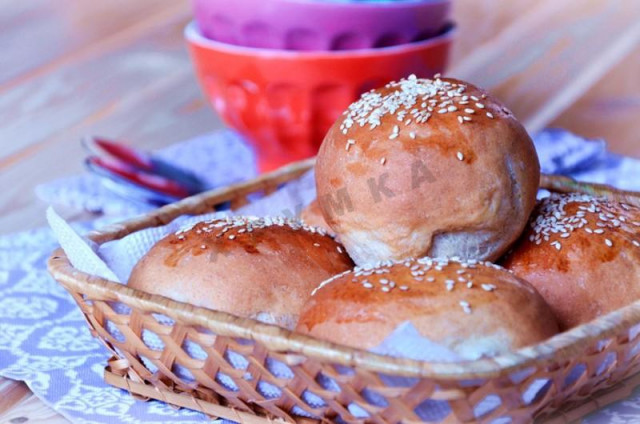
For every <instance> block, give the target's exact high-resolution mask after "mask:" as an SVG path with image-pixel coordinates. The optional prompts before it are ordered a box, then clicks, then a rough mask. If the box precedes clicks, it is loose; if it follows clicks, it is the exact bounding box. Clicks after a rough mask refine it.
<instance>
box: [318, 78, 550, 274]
mask: <svg viewBox="0 0 640 424" xmlns="http://www.w3.org/2000/svg"><path fill="white" fill-rule="evenodd" d="M315 175H316V186H317V191H318V201H319V205H320V208H321V209H322V213H323V215H324V217H325V219H326V221H327V223H328V224H329V226H330V227H331V228H332V229H333V230H334V231H335V233H336V234H337V235H338V236H339V238H340V240H341V242H342V243H343V244H344V245H345V247H346V248H347V250H348V252H349V254H350V255H351V257H352V258H353V259H354V261H355V262H356V263H357V264H359V265H363V264H371V263H375V262H377V261H380V260H387V259H403V258H406V257H422V256H431V257H452V256H459V257H462V258H464V259H478V260H495V259H497V258H499V257H500V256H501V255H503V254H504V253H505V252H506V251H507V250H508V248H509V247H510V246H511V244H512V243H513V242H515V241H516V240H517V238H518V236H519V235H520V233H521V232H522V230H523V229H524V227H525V225H526V223H527V219H528V217H529V215H530V213H531V211H532V210H533V207H534V206H535V200H536V193H537V189H538V184H539V178H540V165H539V162H538V158H537V156H536V151H535V148H534V145H533V143H532V141H531V138H530V137H529V136H528V134H527V132H526V131H525V129H524V128H523V127H522V125H521V124H520V123H519V122H518V121H517V119H516V118H515V117H514V116H513V114H512V113H511V112H510V111H509V110H508V109H507V108H505V107H504V106H503V105H502V104H501V103H500V102H499V101H497V100H496V99H494V98H493V97H491V96H489V95H487V93H486V92H485V91H483V90H481V89H479V88H477V87H475V86H473V85H471V84H469V83H466V82H462V81H458V80H454V79H448V78H436V79H433V80H431V79H418V78H415V77H414V76H412V77H409V79H406V80H401V81H399V82H393V83H390V84H387V85H386V86H385V87H383V88H381V89H379V90H374V91H371V92H368V93H366V94H364V95H363V96H362V97H361V98H360V100H358V101H357V102H355V103H353V104H352V105H351V106H350V107H349V109H348V110H347V111H346V112H345V113H344V115H343V116H342V117H341V118H340V119H338V121H337V122H336V123H335V124H334V126H333V127H332V128H331V130H330V131H329V132H328V134H327V136H326V138H325V139H324V142H323V144H322V146H321V148H320V151H319V154H318V158H317V162H316V174H315Z"/></svg>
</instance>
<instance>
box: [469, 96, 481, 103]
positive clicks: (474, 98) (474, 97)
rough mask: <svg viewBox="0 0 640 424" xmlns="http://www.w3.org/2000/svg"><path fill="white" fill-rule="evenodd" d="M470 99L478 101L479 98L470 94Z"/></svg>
mask: <svg viewBox="0 0 640 424" xmlns="http://www.w3.org/2000/svg"><path fill="white" fill-rule="evenodd" d="M471 100H473V101H474V102H477V101H479V100H480V99H479V98H477V97H476V96H471Z"/></svg>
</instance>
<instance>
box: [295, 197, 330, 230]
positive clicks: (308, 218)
mask: <svg viewBox="0 0 640 424" xmlns="http://www.w3.org/2000/svg"><path fill="white" fill-rule="evenodd" d="M300 219H301V220H302V221H303V222H304V223H305V224H307V225H311V226H314V227H319V228H322V229H324V230H326V231H327V234H329V235H331V236H333V235H335V234H334V232H333V230H331V227H329V225H328V224H327V221H325V220H324V216H322V210H321V209H320V205H318V199H315V200H314V201H313V202H311V203H309V204H308V205H307V207H306V208H304V209H303V210H302V212H301V213H300Z"/></svg>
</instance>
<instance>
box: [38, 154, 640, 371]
mask: <svg viewBox="0 0 640 424" xmlns="http://www.w3.org/2000/svg"><path fill="white" fill-rule="evenodd" d="M313 163H314V159H309V160H305V161H301V162H297V163H295V164H292V165H289V166H286V167H283V168H281V169H279V170H276V171H274V172H271V173H268V174H263V175H262V176H260V177H258V178H256V179H254V180H251V181H247V182H245V183H240V184H236V185H233V186H229V187H226V188H223V189H218V190H213V191H211V192H207V193H201V194H198V195H195V196H192V197H189V198H187V199H184V200H181V201H179V202H176V203H173V204H170V205H166V206H163V207H161V208H158V209H156V210H155V211H152V212H151V213H149V214H147V215H143V216H141V217H136V218H133V219H129V220H126V221H123V222H121V223H119V224H115V225H111V226H108V227H106V228H104V229H102V230H100V231H92V232H91V233H89V235H88V238H90V239H91V240H92V241H94V242H96V243H98V244H102V243H105V242H107V241H111V240H116V239H119V238H122V237H124V236H125V235H127V234H130V233H133V232H135V231H138V230H140V229H143V228H151V227H155V226H160V225H164V224H166V223H167V221H166V219H167V218H166V217H169V218H170V219H169V221H171V220H173V219H175V218H176V217H177V216H179V215H180V211H181V210H182V209H184V208H187V207H189V206H193V205H195V204H199V203H202V202H206V201H207V200H208V199H210V198H213V197H215V196H219V195H220V194H224V193H225V192H232V191H238V190H243V189H245V190H246V189H247V187H253V188H255V187H256V186H259V185H260V184H261V182H263V181H268V180H270V179H277V178H282V177H283V176H285V175H291V174H292V173H297V174H298V175H301V174H302V173H304V172H306V171H307V170H309V169H310V168H311V167H312V166H313ZM547 178H549V177H548V176H547ZM543 181H544V178H543ZM580 184H581V185H582V183H580ZM543 186H544V184H543ZM587 186H589V185H587ZM594 186H595V185H594ZM598 187H599V188H600V189H601V188H602V187H603V186H598ZM611 190H612V191H616V190H615V189H611ZM626 193H628V192H626ZM163 216H164V218H162V217H163ZM47 266H48V269H49V272H50V273H51V275H52V276H53V277H54V278H55V279H56V280H57V281H59V282H60V283H61V284H63V285H64V286H65V287H67V288H71V289H73V290H75V291H85V292H87V291H90V292H91V294H92V295H94V296H97V297H98V298H100V299H104V300H111V301H119V302H122V303H124V304H137V305H138V306H139V307H141V308H143V309H145V310H149V311H153V312H155V313H160V314H164V315H166V316H168V317H170V318H172V319H175V320H176V321H182V322H189V323H190V324H195V325H200V326H202V327H205V328H208V329H210V330H211V331H213V332H214V333H218V334H224V335H227V336H232V337H240V338H247V339H251V340H254V341H257V342H260V343H262V344H264V345H265V347H267V348H268V349H270V350H274V351H279V352H287V353H290V354H302V355H306V356H312V357H314V358H316V359H320V360H323V361H328V362H332V363H335V364H340V365H344V366H349V367H354V366H356V367H362V368H365V369H368V370H370V371H374V372H381V373H387V374H393V375H401V376H406V377H419V378H438V379H441V380H447V379H449V380H460V379H482V378H495V377H498V376H504V375H505V374H508V373H513V372H516V371H519V370H522V369H526V368H529V367H533V366H538V367H539V366H541V365H543V364H546V363H552V362H558V361H568V360H572V359H576V358H579V357H581V356H582V355H583V354H584V349H585V348H587V347H588V346H589V345H591V344H593V343H594V342H597V341H599V340H602V339H603V338H607V337H611V336H613V335H615V334H616V332H618V331H619V330H622V329H624V328H629V327H631V326H633V325H636V324H639V323H640V301H637V302H634V303H632V304H630V305H628V306H626V307H624V308H621V309H618V310H616V311H613V312H611V313H609V314H607V315H605V316H602V317H599V318H597V319H595V320H593V321H591V322H589V323H586V324H583V325H580V326H578V327H575V328H572V329H570V330H568V331H565V332H562V333H560V334H558V335H556V336H554V337H552V338H550V339H547V340H545V341H543V342H541V343H539V344H536V345H533V346H528V347H524V348H521V349H519V350H516V351H513V352H508V353H504V354H500V355H498V356H495V357H492V358H483V359H478V360H474V361H463V362H426V361H417V360H412V359H403V358H393V357H389V356H383V355H378V354H374V353H371V352H368V351H365V350H360V349H355V348H351V347H348V346H343V345H338V344H334V343H330V342H327V341H324V340H320V339H316V338H313V337H311V336H308V335H305V334H301V333H296V332H294V331H290V330H287V329H285V328H281V327H278V326H275V325H270V324H265V323H262V322H259V321H256V320H253V319H250V318H242V317H238V316H235V315H232V314H229V313H225V312H220V311H214V310H211V309H207V308H204V307H197V306H193V305H191V304H187V303H183V302H178V301H175V300H172V299H169V298H167V297H164V296H160V295H153V294H149V293H146V292H142V291H140V290H136V289H133V288H130V287H128V286H126V285H125V284H121V283H118V282H115V281H110V280H107V279H104V278H100V277H97V276H93V275H90V274H87V273H84V272H82V271H80V270H78V269H76V268H74V267H73V265H72V264H71V263H70V261H69V258H68V257H67V255H66V254H65V253H64V251H63V250H62V249H60V248H59V249H56V250H55V251H54V252H53V253H52V254H51V256H50V257H49V259H48V261H47Z"/></svg>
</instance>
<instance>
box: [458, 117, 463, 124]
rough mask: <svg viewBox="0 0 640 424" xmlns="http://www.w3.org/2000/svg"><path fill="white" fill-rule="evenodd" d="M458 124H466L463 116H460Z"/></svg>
mask: <svg viewBox="0 0 640 424" xmlns="http://www.w3.org/2000/svg"><path fill="white" fill-rule="evenodd" d="M458 122H460V123H461V124H464V119H462V116H458Z"/></svg>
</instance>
